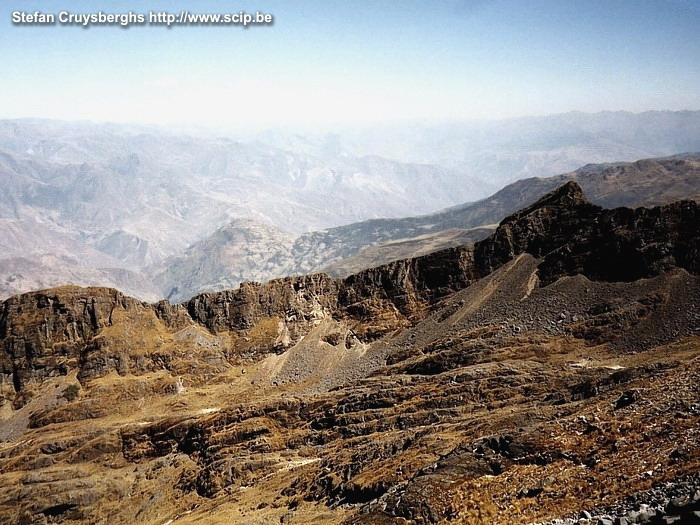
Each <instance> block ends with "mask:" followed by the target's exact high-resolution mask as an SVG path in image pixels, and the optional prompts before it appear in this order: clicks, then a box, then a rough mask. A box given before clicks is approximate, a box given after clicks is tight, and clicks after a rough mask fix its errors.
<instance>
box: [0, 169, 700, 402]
mask: <svg viewBox="0 0 700 525" xmlns="http://www.w3.org/2000/svg"><path fill="white" fill-rule="evenodd" d="M699 232H700V206H699V205H698V204H697V203H695V202H692V201H684V202H679V203H674V204H671V205H667V206H661V207H656V208H652V209H644V208H638V209H636V210H630V209H627V208H618V209H614V210H605V209H603V208H600V207H598V206H595V205H593V204H590V203H589V202H588V201H587V200H586V199H585V197H584V195H583V193H582V192H581V189H580V187H579V186H578V185H577V184H576V183H575V182H569V183H567V184H565V185H564V186H562V187H560V188H558V189H557V190H555V191H554V192H552V193H549V194H548V195H546V196H544V197H543V198H542V199H540V200H539V201H538V202H536V203H535V204H533V205H532V206H529V207H528V208H525V209H523V210H521V211H519V212H517V213H515V214H513V215H511V216H510V217H508V218H506V219H505V220H504V221H503V222H501V224H500V225H499V227H498V228H497V230H496V231H495V232H494V234H493V235H491V236H490V237H488V238H487V239H485V240H483V241H481V242H479V243H477V244H476V246H475V247H473V248H472V247H471V246H463V247H458V248H449V249H447V250H442V251H439V252H435V253H432V254H429V255H426V256H422V257H417V258H414V259H407V260H402V261H396V262H393V263H389V264H386V265H383V266H379V267H376V268H372V269H368V270H365V271H362V272H360V273H358V274H355V275H352V276H350V277H348V278H345V279H332V278H330V277H328V276H327V275H325V274H315V275H309V276H302V277H292V278H285V279H279V280H275V281H271V282H269V283H266V284H259V283H245V284H243V285H242V286H241V287H240V288H238V289H236V290H231V291H226V292H219V293H207V294H202V295H198V296H196V297H194V298H192V299H191V300H190V301H188V302H187V303H184V304H183V305H170V304H169V303H168V302H167V301H161V302H159V303H156V304H155V305H149V304H146V303H142V302H140V301H137V300H134V299H131V298H128V297H125V296H124V295H122V294H121V293H119V292H117V291H114V290H109V289H102V288H87V289H80V288H71V287H66V288H59V289H55V290H52V291H46V292H34V293H29V294H24V295H20V296H15V297H12V298H10V299H8V300H6V301H5V302H4V303H3V304H2V308H1V309H0V342H1V344H2V348H3V353H2V372H3V374H5V375H6V376H7V377H10V376H11V378H12V382H13V384H14V387H15V389H16V390H21V389H22V387H23V386H24V385H25V384H26V383H27V381H30V380H35V381H41V380H43V379H45V378H46V377H51V376H55V375H65V374H67V373H68V372H69V371H71V370H74V369H78V370H79V373H80V377H81V378H91V377H96V376H98V375H103V374H104V373H107V372H108V371H109V370H111V369H116V370H118V371H122V372H123V371H124V370H126V369H127V368H128V366H127V364H126V363H128V362H129V361H130V358H129V356H128V354H129V350H130V349H129V348H128V347H126V348H118V349H116V348H115V346H118V345H124V344H125V341H126V340H128V337H129V336H126V340H125V337H124V336H123V335H121V336H120V337H118V338H111V337H110V336H109V335H105V334H103V333H102V332H103V331H104V329H105V328H108V327H112V326H113V325H114V322H115V321H114V319H115V315H116V316H117V317H118V318H119V319H120V320H122V321H124V322H125V323H126V326H127V327H129V328H128V330H130V331H131V332H133V334H131V335H134V336H135V335H136V334H137V333H141V334H143V333H148V334H151V335H153V337H154V338H156V340H157V341H161V343H159V344H162V345H165V347H167V344H166V343H165V342H163V341H165V340H167V339H168V338H170V337H172V333H174V332H176V331H178V330H181V329H182V328H183V327H185V326H188V325H197V326H201V327H205V328H206V329H207V330H208V331H210V332H211V333H212V334H221V333H226V334H229V343H228V345H227V346H224V347H221V349H220V350H221V355H220V358H221V359H227V358H228V357H231V356H246V357H255V356H261V355H266V354H268V353H270V352H278V353H279V352H282V351H284V350H285V349H287V348H290V347H291V346H293V345H294V344H296V343H297V342H298V341H299V340H300V339H302V338H303V337H304V336H305V335H306V334H307V333H309V331H310V330H311V329H312V328H313V327H314V326H315V325H317V324H318V323H319V322H320V321H321V320H322V319H325V318H332V319H335V320H337V321H343V322H344V323H345V326H346V327H347V330H348V331H349V332H350V333H352V335H353V337H355V338H358V340H359V341H360V342H370V341H374V340H376V339H378V338H380V337H382V336H384V335H386V334H389V333H392V332H394V331H396V330H398V329H401V328H406V327H408V326H411V325H412V324H414V323H415V322H417V321H419V320H420V319H422V318H424V317H425V315H427V313H429V311H430V310H431V307H432V305H434V304H435V303H436V302H437V301H439V300H440V299H442V298H443V297H445V296H447V295H449V294H451V293H454V292H456V291H458V290H461V289H464V288H466V287H467V286H469V285H470V284H471V283H473V282H475V281H476V280H478V279H480V278H483V277H485V276H486V275H488V274H490V273H491V272H493V271H494V270H495V269H497V268H499V267H501V266H502V265H504V264H505V263H507V262H508V261H510V260H511V259H513V258H514V257H515V256H517V255H519V254H522V253H529V254H531V255H533V256H534V257H536V258H540V259H541V262H540V263H539V266H538V277H539V280H540V281H541V282H542V283H544V284H547V283H551V282H554V281H555V280H556V279H558V278H560V277H563V276H566V275H575V274H583V275H585V276H587V277H588V278H590V279H593V280H602V281H634V280H636V279H640V278H646V277H651V276H654V275H659V274H660V273H662V272H664V271H666V270H668V269H671V268H674V267H679V268H684V269H686V270H687V271H689V272H691V273H696V274H697V273H699V272H700V233H699ZM113 331H114V330H113ZM140 337H143V336H142V335H141V336H140ZM159 338H160V339H159ZM173 344H174V343H173ZM156 346H158V345H157V344H156ZM165 347H163V351H165ZM154 348H155V347H154ZM183 351H184V350H183ZM154 352H155V353H154V354H153V355H151V354H148V355H147V356H146V357H144V358H143V359H141V360H140V361H139V362H140V363H141V364H140V365H139V367H140V369H142V370H146V369H156V368H158V366H159V364H161V361H162V359H163V358H162V356H161V355H160V352H159V351H156V350H154ZM145 363H150V364H145Z"/></svg>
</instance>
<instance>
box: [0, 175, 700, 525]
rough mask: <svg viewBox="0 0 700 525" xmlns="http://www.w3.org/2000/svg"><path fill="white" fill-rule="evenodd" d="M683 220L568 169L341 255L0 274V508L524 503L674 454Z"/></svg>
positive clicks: (685, 335)
mask: <svg viewBox="0 0 700 525" xmlns="http://www.w3.org/2000/svg"><path fill="white" fill-rule="evenodd" d="M699 221H700V206H699V205H698V204H697V203H695V202H692V201H685V202H680V203H674V204H670V205H666V206H661V207H656V208H652V209H636V210H630V209H614V210H606V209H602V208H600V207H598V206H595V205H593V204H591V203H589V202H588V201H587V200H586V199H585V198H584V197H583V194H582V192H581V189H580V187H579V186H578V185H577V184H576V183H574V182H569V183H567V184H565V185H564V186H562V187H561V188H558V189H557V190H555V191H554V192H552V193H550V194H549V195H546V196H545V197H543V198H542V199H540V201H538V203H536V204H535V205H533V206H530V207H528V208H526V209H524V210H522V211H521V212H518V213H515V214H513V215H511V216H510V217H508V218H507V219H506V220H504V221H503V222H502V223H501V224H500V225H499V227H498V228H497V229H496V231H495V232H494V234H493V235H491V236H490V237H488V238H487V239H485V240H483V241H481V242H479V243H477V244H476V245H475V246H473V247H472V246H463V247H456V248H449V249H446V250H442V251H440V252H436V253H434V254H429V255H426V256H422V257H418V258H414V259H409V260H403V261H396V262H393V263H389V264H386V265H383V266H380V267H377V268H372V269H369V270H365V271H363V272H360V273H358V274H356V275H353V276H350V277H348V278H345V279H334V278H331V277H329V276H327V275H323V274H315V275H309V276H302V277H291V278H285V279H280V280H276V281H272V282H270V283H266V284H257V283H247V284H244V285H242V286H241V287H240V288H239V289H237V290H230V291H225V292H219V293H207V294H201V295H199V296H196V297H194V298H192V299H191V300H189V301H187V302H186V303H183V304H180V305H171V304H170V303H168V302H167V301H161V302H159V303H155V304H148V303H144V302H141V301H138V300H135V299H131V298H128V297H126V296H124V295H123V294H121V293H120V292H117V291H115V290H109V289H104V288H89V289H85V288H77V287H65V288H59V289H53V290H44V291H39V292H32V293H28V294H23V295H19V296H15V297H12V298H10V299H7V300H6V301H4V302H3V303H2V307H1V308H0V348H1V349H2V353H1V354H0V360H1V361H0V372H1V373H2V378H3V380H2V404H0V418H2V425H0V494H2V498H0V500H1V501H2V503H0V519H1V520H3V521H8V522H16V523H99V522H104V521H110V522H112V523H133V522H141V523H153V524H156V523H157V524H162V523H165V522H168V521H169V520H172V522H178V523H197V522H201V521H208V522H211V521H212V520H214V521H218V522H228V523H261V524H262V523H280V522H284V523H308V522H316V523H327V524H337V523H345V524H348V525H349V524H361V523H373V524H377V523H378V524H391V525H398V524H400V523H406V522H411V523H422V524H428V523H443V522H453V523H493V524H510V523H531V522H542V521H546V520H552V519H554V518H562V517H565V516H567V515H571V514H572V513H577V512H579V511H581V510H582V509H591V508H593V507H597V506H601V505H612V504H614V503H615V502H617V501H620V500H621V499H623V498H625V497H627V496H628V495H630V494H632V493H639V494H644V493H645V491H647V492H648V491H649V490H650V488H651V486H652V484H653V483H654V481H655V480H658V481H660V482H662V483H671V484H672V483H674V482H675V481H676V480H687V479H688V476H692V475H695V474H696V473H697V472H699V471H700V455H699V453H698V451H699V450H700V436H699V435H698V433H697V428H698V424H699V423H700V412H698V410H697V406H696V405H697V400H698V392H697V385H698V384H699V383H698V378H699V377H700V369H699V368H698V363H700V360H699V358H700V342H699V341H698V333H699V332H700V304H699V303H698V298H700V277H699V276H698V273H699V270H700V268H698V266H697V261H698V257H697V256H696V255H697V253H698V252H697V250H698V243H699V241H700V237H699V234H698V232H700V228H698V226H700V224H698V222H699ZM613 256H614V257H615V258H614V259H612V260H611V258H610V257H613ZM622 267H625V268H629V269H630V271H631V272H632V273H630V274H629V278H628V279H624V281H630V282H615V281H617V280H618V272H617V269H618V268H622ZM637 277H643V278H640V279H637V280H633V279H635V278H637ZM670 415H672V416H670ZM683 483H687V482H686V481H683Z"/></svg>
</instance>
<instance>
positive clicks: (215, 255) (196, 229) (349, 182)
mask: <svg viewBox="0 0 700 525" xmlns="http://www.w3.org/2000/svg"><path fill="white" fill-rule="evenodd" d="M699 122H700V112H650V113H643V114H639V115H633V114H628V113H602V114H596V115H585V114H567V115H556V116H552V117H542V118H533V119H516V120H509V121H496V122H485V123H476V122H474V123H468V122H461V123H457V122H454V123H441V124H419V123H413V124H411V125H406V126H400V127H395V128H392V129H386V130H385V129H383V128H382V129H377V130H372V129H370V128H368V129H364V130H359V129H356V130H349V131H348V130H346V131H342V133H339V134H337V135H332V136H327V135H320V136H319V137H320V138H315V137H316V136H315V135H313V134H308V135H300V134H288V133H284V132H274V133H273V132H269V133H266V134H258V135H256V136H249V137H247V139H246V140H247V142H240V141H234V140H231V139H228V138H221V137H217V136H209V135H203V134H200V135H184V134H181V133H174V132H172V131H168V130H164V129H160V128H154V127H146V126H127V125H113V124H91V123H67V122H57V121H41V120H31V119H29V120H15V121H2V122H0V177H2V180H3V185H4V192H3V193H2V195H0V247H1V248H2V250H3V251H2V254H1V255H0V297H8V296H10V295H13V294H16V293H21V292H24V291H28V290H32V289H37V288H46V287H51V286H56V285H61V284H67V283H73V284H82V285H103V286H113V287H117V288H119V289H121V290H123V291H125V292H126V293H128V294H130V295H133V296H136V297H139V298H142V299H144V300H149V301H154V300H157V299H159V298H163V297H168V298H169V299H171V300H173V301H182V300H185V299H188V298H189V297H192V296H193V295H195V294H196V293H199V292H201V291H204V290H222V289H226V288H230V287H235V286H236V285H237V284H239V283H240V282H243V281H247V280H259V281H266V280H269V279H271V278H275V277H281V276H284V275H295V274H302V273H307V272H311V271H317V270H324V271H327V272H328V273H330V274H332V275H336V276H341V275H348V274H350V273H354V272H356V271H359V270H361V269H363V268H366V267H370V266H373V265H377V264H382V263H384V262H388V261H391V260H395V259H400V258H405V257H411V256H416V255H419V254H422V253H429V252H430V251H433V250H435V249H440V248H443V247H448V246H455V245H459V244H463V243H465V242H474V241H477V240H479V239H481V238H483V237H484V236H486V235H487V234H488V232H490V231H491V230H492V228H493V227H494V225H495V223H497V222H498V221H499V220H501V219H502V218H503V217H505V216H506V215H507V214H509V213H511V212H513V211H514V210H516V209H517V208H518V207H521V206H524V205H527V204H529V203H531V202H533V201H534V200H536V199H537V198H538V197H539V196H540V195H541V194H542V193H544V192H546V191H549V190H551V189H552V188H554V187H555V186H556V185H557V184H559V183H561V181H562V180H564V179H566V180H569V179H571V180H577V181H579V182H580V183H581V185H582V186H583V187H584V190H585V191H586V192H587V194H589V195H590V197H591V199H592V200H593V202H596V203H599V204H603V205H606V206H617V205H631V206H637V205H649V204H658V203H664V202H670V201H671V200H674V199H677V198H680V197H685V196H690V197H693V196H694V195H697V191H695V190H694V188H697V183H696V179H694V177H696V176H697V156H693V155H687V156H685V157H678V158H665V159H661V160H648V161H645V162H641V163H635V164H632V165H626V164H624V163H623V164H619V165H618V164H616V165H607V164H602V165H587V166H586V167H584V168H582V169H581V170H578V171H575V172H571V171H568V172H567V174H566V175H562V176H556V177H554V178H550V177H544V178H543V176H545V175H551V174H552V170H556V169H560V168H561V171H559V173H564V172H566V170H570V169H571V168H574V167H579V166H582V165H584V164H586V162H588V161H589V160H597V161H605V162H608V161H617V160H624V159H626V158H630V159H638V158H642V157H644V156H651V155H666V154H677V153H679V152H681V151H697V150H700V144H698V143H697V137H698V136H700V135H698V133H697V130H698V126H700V124H698V123H699ZM392 130H393V131H392ZM380 131H381V132H382V133H381V134H380ZM384 131H386V133H384ZM380 136H381V137H384V138H382V139H381V140H380V139H379V137H380ZM263 139H265V140H267V141H268V142H269V143H270V144H272V145H270V144H268V143H263V142H261V140H263ZM375 139H376V140H375ZM489 144H490V146H488V145H489ZM487 146H488V147H487ZM591 148H592V149H593V150H595V152H596V153H595V154H592V153H591V151H592V150H591ZM431 151H432V152H433V153H432V154H430V155H429V154H428V153H429V152H431ZM574 152H580V154H579V153H574ZM381 155H384V156H381ZM540 156H543V158H545V159H546V162H545V164H546V169H544V168H543V169H539V168H537V167H536V166H537V162H535V161H534V160H533V159H536V158H539V157H540ZM477 157H478V159H477ZM392 159H393V160H392ZM479 159H481V160H479ZM484 159H486V160H484ZM426 162H433V164H430V163H426ZM674 162H678V163H679V164H677V165H674V164H673V163H674ZM498 166H500V167H498ZM606 170H607V171H606ZM506 173H507V174H508V175H507V176H506V175H505V174H506ZM528 175H538V177H534V178H533V177H530V178H527V179H523V180H522V181H516V182H515V183H513V184H514V185H512V186H508V187H506V188H504V189H502V190H500V191H498V192H496V193H495V194H494V195H492V196H491V197H487V198H485V199H482V200H480V201H477V200H476V199H477V198H478V197H481V196H485V195H487V194H488V192H489V189H490V188H497V187H501V186H502V183H504V181H511V180H513V179H517V178H522V177H525V176H528ZM562 177H563V178H562ZM674 185H675V186H674ZM693 192H694V193H693ZM465 201H473V202H469V203H467V204H464V202H465ZM450 206H452V207H451V208H450ZM446 208H447V209H446ZM440 209H442V210H443V211H438V212H435V210H440ZM421 214H427V215H421ZM401 217H406V218H401ZM358 221H359V222H358Z"/></svg>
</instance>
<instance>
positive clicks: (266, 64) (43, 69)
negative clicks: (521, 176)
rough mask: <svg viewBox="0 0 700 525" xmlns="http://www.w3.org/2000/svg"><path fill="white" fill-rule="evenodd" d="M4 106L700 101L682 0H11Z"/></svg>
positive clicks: (403, 110)
mask: <svg viewBox="0 0 700 525" xmlns="http://www.w3.org/2000/svg"><path fill="white" fill-rule="evenodd" d="M37 7H40V11H41V12H43V13H54V14H57V13H59V12H60V11H70V12H71V13H79V14H89V13H97V12H99V11H102V12H104V13H115V14H117V13H126V12H129V11H132V12H134V13H142V14H143V13H148V12H149V11H168V12H175V13H177V12H180V11H181V10H189V11H192V12H198V13H222V14H223V13H228V12H238V11H246V12H251V13H255V12H256V11H259V12H262V13H270V14H272V15H273V16H274V23H273V24H272V25H265V26H252V27H249V28H247V29H244V28H243V27H240V26H226V27H222V26H176V27H171V28H166V27H164V26H156V25H147V24H146V25H137V26H131V27H128V28H126V29H124V28H121V27H119V26H97V25H95V26H91V27H89V28H88V29H83V28H81V27H79V26H74V25H62V24H58V23H57V24H55V25H53V26H49V25H27V24H24V25H18V24H13V23H12V20H11V18H12V13H13V12H15V11H18V12H19V11H26V12H31V13H33V12H34V11H35V10H36V9H37ZM2 11H3V17H4V22H3V23H4V24H5V26H4V31H3V32H2V34H1V35H0V48H2V49H3V55H4V57H5V61H4V62H5V63H4V66H5V68H4V75H3V76H4V79H3V88H4V89H3V91H4V94H5V96H4V97H3V98H2V101H0V118H7V119H11V118H48V119H57V120H69V121H74V120H89V121H96V122H116V123H133V124H154V125H168V124H176V125H183V124H184V125H195V126H197V125H201V126H207V127H215V128H220V127H222V126H251V125H254V126H257V127H271V126H302V127H303V126H319V125H329V124H341V123H350V124H352V123H359V124H361V123H372V122H397V121H404V120H452V119H457V120H479V121H481V120H501V119H509V118H519V117H529V116H533V117H538V116H545V115H552V114H561V113H568V112H572V111H580V112H584V113H598V112H601V111H620V110H621V111H629V112H632V113H640V112H646V111H654V110H656V111H666V110H667V111H679V110H689V111H696V110H698V109H700V90H698V89H697V88H698V86H700V68H699V67H698V64H700V36H699V35H698V32H697V31H696V28H697V26H698V22H700V9H698V7H697V5H696V3H694V2H686V1H682V0H676V1H670V0H645V1H641V2H616V3H612V4H610V3H608V2H602V1H592V2H566V3H562V2H555V1H545V0H540V1H536V2H530V3H528V4H527V5H525V4H521V3H519V2H515V1H512V0H507V1H506V0H499V1H481V0H480V1H475V2H463V1H456V0H451V1H446V2H441V3H439V4H432V5H430V6H426V4H424V3H422V2H417V1H409V2H405V3H402V4H400V5H396V4H395V3H393V2H388V1H375V2H367V3H362V4H346V3H342V4H341V3H329V2H321V1H316V0H314V1H305V2H300V3H297V4H295V5H290V4H289V3H282V2H259V3H251V2H248V1H245V2H241V3H240V4H236V5H235V6H234V5H231V4H229V3H227V2H218V1H206V2H198V3H187V2H183V1H180V0H178V1H176V2H169V3H168V4H167V5H162V4H152V5H148V4H147V5H145V6H144V4H143V3H138V2H135V1H121V2H106V1H100V2H85V1H79V2H72V3H71V5H70V6H67V5H66V4H61V3H60V2H56V1H54V0H51V1H47V2H42V4H41V6H37V5H36V4H32V3H30V2H26V1H23V0H22V1H19V2H17V3H16V4H13V5H12V6H9V7H5V8H3V10H2Z"/></svg>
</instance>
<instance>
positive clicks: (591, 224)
mask: <svg viewBox="0 0 700 525" xmlns="http://www.w3.org/2000/svg"><path fill="white" fill-rule="evenodd" d="M698 228H700V206H699V205H698V204H697V203H696V202H694V201H680V202H676V203H673V204H669V205H666V206H657V207H654V208H637V209H634V210H632V209H629V208H615V209H613V210H606V209H603V208H601V207H600V206H596V205H594V204H591V203H590V202H588V201H587V200H586V198H585V196H584V195H583V192H582V191H581V188H580V187H579V186H578V184H577V183H575V182H568V183H567V184H565V185H564V186H562V187H560V188H558V189H557V190H555V191H553V192H551V193H549V194H547V195H545V196H544V197H543V198H542V199H540V200H538V201H537V202H536V203H535V204H533V205H532V206H529V207H527V208H525V209H523V210H521V211H519V212H517V213H515V214H513V215H511V216H509V217H507V218H506V219H504V220H503V221H502V222H501V224H500V225H499V227H498V228H497V229H496V231H495V232H494V233H493V234H492V235H491V236H489V237H488V238H486V239H484V240H483V241H480V242H478V243H476V245H475V261H476V264H477V267H478V270H479V274H480V275H481V276H484V275H487V274H489V273H490V272H492V271H493V270H495V269H496V268H498V267H500V266H502V265H503V264H505V263H506V262H507V261H509V260H511V259H512V258H513V257H514V256H516V255H518V254H520V253H530V254H532V255H534V256H535V257H538V258H539V257H541V258H543V262H542V263H541V264H540V267H539V269H540V278H541V279H542V281H543V282H544V283H549V282H553V281H555V280H556V279H558V278H559V277H562V276H564V275H574V274H577V273H580V274H583V275H586V276H587V277H589V278H591V279H595V280H603V281H634V280H636V279H641V278H645V277H651V276H654V275H658V274H659V273H661V272H663V271H666V270H668V269H670V268H673V267H676V266H677V267H681V268H684V269H686V270H688V271H690V272H693V273H697V272H698V270H699V269H700V266H699V265H700V263H699V262H698V261H699V260H700V258H699V257H698V254H699V253H700V252H699V250H700V238H699V237H698Z"/></svg>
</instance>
